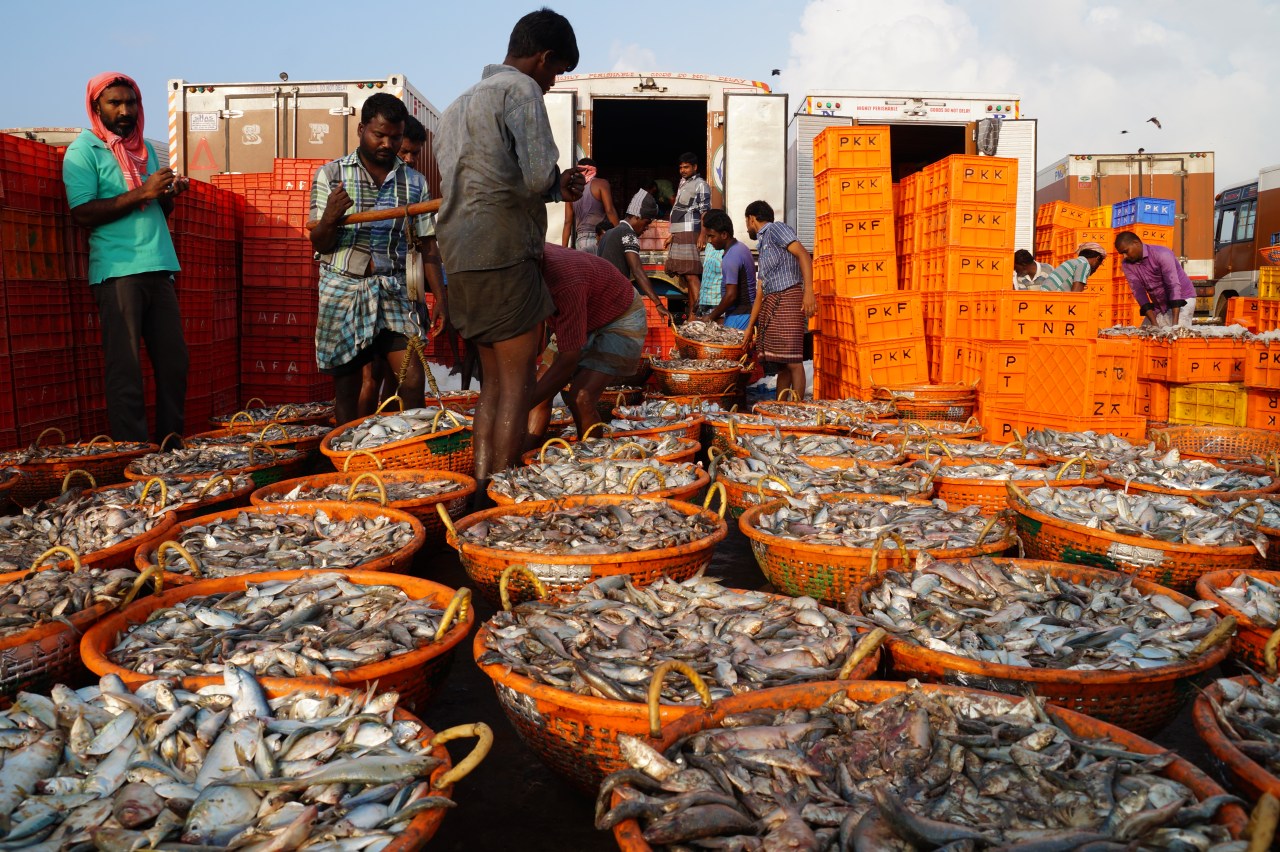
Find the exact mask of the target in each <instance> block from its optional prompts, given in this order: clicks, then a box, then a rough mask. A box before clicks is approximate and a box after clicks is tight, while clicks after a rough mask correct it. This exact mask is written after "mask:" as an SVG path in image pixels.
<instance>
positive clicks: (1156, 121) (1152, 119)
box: [1147, 115, 1164, 130]
mask: <svg viewBox="0 0 1280 852" xmlns="http://www.w3.org/2000/svg"><path fill="white" fill-rule="evenodd" d="M1147 121H1148V122H1149V123H1150V124H1154V125H1155V126H1156V129H1157V130H1163V129H1164V127H1163V126H1161V124H1160V119H1158V118H1156V117H1155V116H1154V115H1153V116H1151V117H1150V118H1148V119H1147Z"/></svg>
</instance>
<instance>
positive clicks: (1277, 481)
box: [1100, 468, 1280, 500]
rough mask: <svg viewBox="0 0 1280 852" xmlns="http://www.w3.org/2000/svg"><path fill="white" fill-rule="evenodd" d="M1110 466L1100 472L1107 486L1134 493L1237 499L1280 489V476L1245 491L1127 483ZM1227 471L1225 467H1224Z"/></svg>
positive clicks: (1205, 498) (1257, 495) (1270, 492)
mask: <svg viewBox="0 0 1280 852" xmlns="http://www.w3.org/2000/svg"><path fill="white" fill-rule="evenodd" d="M1108 470H1110V468H1103V469H1102V470H1101V471H1100V473H1101V475H1102V479H1103V481H1104V482H1105V483H1106V486H1107V487H1108V488H1110V489H1112V490H1114V491H1124V492H1126V493H1129V494H1132V493H1134V492H1140V493H1143V494H1164V495H1167V496H1170V497H1198V498H1200V499H1201V500H1237V499H1239V498H1241V497H1243V498H1246V499H1247V498H1250V497H1265V496H1267V495H1268V494H1275V493H1276V492H1277V491H1280V478H1273V479H1272V480H1271V484H1270V485H1267V486H1265V487H1263V488H1253V489H1247V490H1243V491H1201V490H1198V489H1194V488H1164V487H1162V486H1159V485H1148V484H1147V483H1145V482H1137V481H1136V480H1135V481H1133V482H1128V483H1126V481H1125V478H1124V477H1123V476H1116V475H1115V474H1111V473H1108ZM1223 470H1224V472H1225V468H1223Z"/></svg>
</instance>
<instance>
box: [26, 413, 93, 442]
mask: <svg viewBox="0 0 1280 852" xmlns="http://www.w3.org/2000/svg"><path fill="white" fill-rule="evenodd" d="M46 429H58V430H60V431H61V432H62V434H63V435H64V436H66V439H67V440H68V441H78V440H80V438H81V434H80V415H79V414H75V415H70V416H67V417H52V418H50V419H48V420H29V421H26V422H19V423H18V428H17V438H18V446H20V447H29V446H31V444H33V443H35V440H36V438H38V437H40V433H41V432H44V431H45V430H46ZM86 437H93V436H92V435H89V436H86ZM55 440H56V439H55ZM48 441H49V439H48V438H46V439H45V442H46V443H47V442H48Z"/></svg>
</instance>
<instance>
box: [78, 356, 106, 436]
mask: <svg viewBox="0 0 1280 852" xmlns="http://www.w3.org/2000/svg"><path fill="white" fill-rule="evenodd" d="M72 352H73V353H74V356H75V361H76V396H77V397H78V402H79V405H80V413H81V415H83V414H84V413H85V412H86V411H89V412H92V411H99V410H100V411H104V412H105V411H106V410H107V396H106V392H105V391H104V390H103V355H102V346H101V345H98V344H95V345H83V344H77V345H76V346H75V348H74V349H73V350H72ZM95 434H96V433H95ZM89 437H93V436H92V435H90V436H89Z"/></svg>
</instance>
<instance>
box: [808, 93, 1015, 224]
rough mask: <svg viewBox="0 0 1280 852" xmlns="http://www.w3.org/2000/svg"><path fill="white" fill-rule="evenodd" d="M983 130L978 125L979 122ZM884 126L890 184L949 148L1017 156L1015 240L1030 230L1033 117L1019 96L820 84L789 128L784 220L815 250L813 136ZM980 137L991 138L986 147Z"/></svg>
mask: <svg viewBox="0 0 1280 852" xmlns="http://www.w3.org/2000/svg"><path fill="white" fill-rule="evenodd" d="M984 122H985V123H986V125H985V132H980V131H982V130H983V129H984V124H983V123H984ZM853 124H875V125H888V127H889V155H890V160H891V164H892V167H893V180H894V182H895V183H897V182H898V181H900V180H902V178H904V177H906V176H908V175H911V174H915V173H916V172H918V171H920V170H921V169H923V168H924V167H925V166H927V165H930V164H931V163H935V162H937V161H938V160H941V159H943V158H944V157H948V156H950V155H952V154H969V155H983V154H993V155H994V156H998V157H1011V158H1014V159H1016V160H1017V161H1018V201H1017V247H1019V248H1026V249H1028V250H1030V249H1032V248H1033V246H1034V242H1035V240H1034V236H1035V173H1036V121H1035V119H1029V118H1023V117H1022V105H1021V100H1020V98H1019V96H1018V95H1013V94H1007V93H984V92H918V91H917V92H890V91H856V90H839V91H835V90H831V91H828V90H821V91H814V92H811V93H808V94H807V95H806V96H805V98H804V101H803V103H801V104H800V107H799V108H798V109H797V110H796V114H795V115H794V116H792V117H791V121H790V124H789V126H788V131H787V173H788V176H789V189H788V192H789V195H788V198H787V207H786V210H787V213H786V216H787V221H788V222H789V223H790V224H791V226H792V227H794V228H795V229H796V232H797V233H798V234H799V236H800V242H802V243H804V245H806V246H808V247H809V248H811V249H812V247H813V232H814V226H815V224H816V222H815V214H814V192H813V139H814V137H815V136H817V135H818V134H819V133H821V132H822V131H823V130H824V129H825V128H827V127H831V126H848V125H853ZM980 137H982V138H984V139H989V138H991V137H994V138H995V146H994V150H983V148H984V147H985V146H984V145H982V144H980V141H979V139H980Z"/></svg>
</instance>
